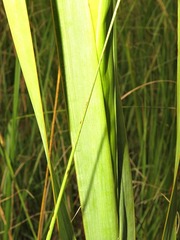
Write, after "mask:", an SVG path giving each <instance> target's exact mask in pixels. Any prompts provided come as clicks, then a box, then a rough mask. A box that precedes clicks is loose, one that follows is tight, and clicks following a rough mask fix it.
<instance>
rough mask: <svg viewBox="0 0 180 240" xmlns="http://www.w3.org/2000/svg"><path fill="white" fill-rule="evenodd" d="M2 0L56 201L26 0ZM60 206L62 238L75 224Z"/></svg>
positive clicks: (54, 180) (56, 190)
mask: <svg viewBox="0 0 180 240" xmlns="http://www.w3.org/2000/svg"><path fill="white" fill-rule="evenodd" d="M3 3H4V7H5V11H6V15H7V18H8V22H9V26H10V30H11V33H12V37H13V41H14V45H15V48H16V52H17V55H18V58H19V62H20V65H21V68H22V72H23V75H24V79H25V82H26V85H27V89H28V93H29V96H30V99H31V103H32V106H33V109H34V113H35V117H36V120H37V123H38V127H39V131H40V135H41V139H42V142H43V146H44V150H45V154H46V159H47V164H48V169H49V172H50V177H51V184H52V190H53V196H54V202H56V199H57V194H58V191H59V187H58V184H57V181H56V179H55V173H54V171H53V168H52V165H51V162H50V157H49V152H48V143H47V135H46V128H45V122H44V116H43V109H42V101H41V95H40V89H39V82H38V76H37V69H36V62H35V56H34V50H33V44H32V37H31V32H30V26H29V20H28V13H27V9H26V3H25V1H19V0H15V1H12V0H5V1H3ZM61 210H62V211H61V214H59V218H58V220H59V223H60V222H61V225H63V226H64V229H63V230H62V231H61V232H60V234H61V233H62V237H63V239H68V237H66V236H69V234H71V233H72V231H70V229H71V230H72V226H71V225H70V224H69V225H68V224H67V223H69V222H70V221H69V216H68V214H67V210H66V207H65V204H64V202H63V203H62V208H61ZM71 235H72V234H71Z"/></svg>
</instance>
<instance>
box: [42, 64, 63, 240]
mask: <svg viewBox="0 0 180 240" xmlns="http://www.w3.org/2000/svg"><path fill="white" fill-rule="evenodd" d="M60 79H61V70H60V67H58V76H57V83H56V94H55V102H54V109H53V119H52V124H51V135H50V142H49V157H50V158H51V153H52V145H53V139H54V128H55V121H56V115H57V111H56V110H57V104H58V96H59V89H60ZM48 182H49V170H48V167H46V176H45V182H44V189H43V197H42V202H41V211H40V218H39V227H38V240H41V239H42V229H43V224H44V217H45V207H46V200H47V192H48Z"/></svg>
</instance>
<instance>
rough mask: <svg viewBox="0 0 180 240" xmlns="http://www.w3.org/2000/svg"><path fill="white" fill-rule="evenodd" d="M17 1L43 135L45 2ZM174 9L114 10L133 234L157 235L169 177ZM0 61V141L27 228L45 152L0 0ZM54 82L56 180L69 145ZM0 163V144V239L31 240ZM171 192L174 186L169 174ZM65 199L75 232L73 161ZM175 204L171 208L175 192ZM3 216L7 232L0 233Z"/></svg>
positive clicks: (48, 96) (48, 80) (149, 4)
mask: <svg viewBox="0 0 180 240" xmlns="http://www.w3.org/2000/svg"><path fill="white" fill-rule="evenodd" d="M27 3H28V4H27V6H28V13H29V20H30V26H31V31H32V36H33V44H34V50H35V55H36V62H37V66H38V75H39V81H40V89H41V94H42V102H43V108H44V116H45V123H46V127H47V130H48V138H49V137H50V129H51V122H52V116H53V107H54V97H55V92H56V80H57V75H58V56H57V51H56V45H55V37H54V32H53V27H52V25H53V23H52V18H51V9H50V5H49V3H48V1H27ZM176 11H177V1H169V0H164V1H161V0H157V1H152V0H151V1H137V0H135V1H131V0H128V1H122V3H121V5H120V8H119V12H118V16H117V39H118V41H117V48H118V84H119V88H120V93H121V99H122V104H123V111H124V116H125V124H126V129H127V138H128V144H129V154H130V163H131V169H132V178H133V181H132V183H133V190H134V204H135V217H136V235H137V239H140V240H141V239H149V240H151V239H161V237H162V232H163V227H164V223H165V218H166V214H167V209H168V201H169V199H170V194H171V190H172V184H173V174H174V161H175V160H174V159H175V150H176V117H177V116H176V78H177V70H176V68H177V67H176V66H177V12H176ZM0 63H1V64H0V142H1V146H2V147H3V148H5V149H6V152H7V153H8V156H9V158H10V159H12V161H11V165H12V168H13V171H14V175H15V179H16V181H15V182H16V183H17V184H18V186H19V192H20V193H21V196H22V199H23V202H24V204H25V206H26V208H27V209H28V215H29V218H30V219H31V222H32V224H33V227H34V230H35V232H37V231H38V224H39V214H40V208H41V201H42V194H43V188H44V179H45V174H46V158H45V155H44V151H43V146H42V141H41V138H40V134H39V131H38V127H37V123H36V120H35V117H34V113H33V109H32V106H31V103H30V99H29V96H28V93H27V89H26V85H25V82H24V79H23V76H22V74H21V73H20V66H19V62H18V60H17V57H16V53H15V49H14V45H13V42H12V38H11V34H10V31H9V27H8V23H7V19H6V15H5V12H4V9H3V5H2V2H0ZM62 70H63V69H62ZM15 83H16V84H15ZM64 87H65V82H64V81H63V78H62V79H61V83H60V92H59V99H58V107H57V116H56V119H55V130H54V139H53V146H52V154H51V159H52V161H53V165H54V166H55V171H56V175H57V176H58V181H59V183H61V181H62V177H63V175H64V172H65V168H66V165H67V161H68V158H69V155H70V151H71V142H70V133H69V124H68V122H69V119H68V113H67V104H66V94H65V91H64ZM119 101H120V99H119ZM15 119H16V121H15ZM7 162H8V161H7V159H6V161H5V159H4V154H3V152H2V151H1V154H0V179H1V181H0V238H1V237H2V239H8V238H9V239H11V237H13V239H33V238H32V233H31V230H30V227H29V224H28V217H27V215H26V214H25V213H24V211H23V207H22V202H21V201H20V198H19V193H18V190H17V187H15V184H16V183H14V182H13V181H12V182H11V180H10V179H11V176H10V175H9V172H8V167H7ZM47 188H48V191H47V204H46V216H45V222H44V228H43V236H46V233H47V230H48V227H49V222H50V216H51V214H52V213H51V211H52V208H53V195H52V191H51V187H50V184H49V183H48V187H47ZM177 194H178V195H180V185H179V183H178V184H177ZM65 198H66V203H67V209H68V212H69V214H70V217H71V220H72V223H73V226H74V231H75V234H76V237H77V239H84V233H83V227H82V216H81V211H79V206H80V203H79V197H78V189H77V183H76V175H75V171H74V166H73V167H72V168H71V172H70V177H69V179H68V184H67V188H66V197H65ZM177 204H178V205H177V206H178V210H180V209H179V206H180V197H179V198H177ZM8 209H9V219H6V218H5V216H4V214H5V213H7V212H8ZM7 221H9V225H10V226H11V231H10V232H9V236H6V237H5V234H4V232H5V228H4V225H5V224H8V223H7ZM54 236H56V231H55V232H54ZM177 236H180V234H179V233H177ZM54 239H56V238H54Z"/></svg>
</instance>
